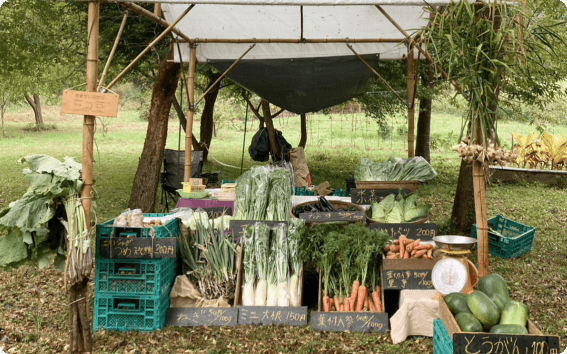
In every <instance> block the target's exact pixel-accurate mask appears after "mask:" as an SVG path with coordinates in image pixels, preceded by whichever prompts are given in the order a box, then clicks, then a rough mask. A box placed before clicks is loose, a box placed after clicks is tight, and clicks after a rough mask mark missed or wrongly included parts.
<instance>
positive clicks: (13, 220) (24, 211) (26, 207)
mask: <svg viewBox="0 0 567 354" xmlns="http://www.w3.org/2000/svg"><path fill="white" fill-rule="evenodd" d="M52 204H53V198H52V197H50V196H41V195H36V194H29V193H28V194H24V196H23V198H22V199H20V200H17V201H16V202H15V203H13V204H10V211H9V212H8V213H7V214H6V215H4V216H3V217H2V218H0V228H2V227H4V228H18V229H20V230H21V232H33V231H35V232H37V233H38V234H40V235H45V234H47V232H48V230H47V228H46V223H47V222H48V221H49V219H51V218H52V217H53V215H54V214H55V211H54V210H53V208H52Z"/></svg>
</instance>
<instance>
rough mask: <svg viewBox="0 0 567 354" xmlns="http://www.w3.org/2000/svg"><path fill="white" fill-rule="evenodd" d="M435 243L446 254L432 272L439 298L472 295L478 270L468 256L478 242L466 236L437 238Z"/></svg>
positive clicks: (436, 297)
mask: <svg viewBox="0 0 567 354" xmlns="http://www.w3.org/2000/svg"><path fill="white" fill-rule="evenodd" d="M433 241H434V242H435V244H436V245H437V246H438V247H439V248H440V250H441V252H442V253H443V254H444V255H443V258H441V259H440V260H439V261H438V262H437V263H436V264H435V266H434V267H433V270H432V271H431V280H432V282H433V286H434V287H435V289H436V290H437V292H438V294H437V295H436V296H435V297H434V299H438V298H439V296H445V295H449V294H451V293H464V294H470V293H471V292H473V286H474V285H475V284H476V282H477V280H478V270H477V269H476V267H475V265H474V264H473V263H472V262H471V261H469V259H468V258H467V256H468V255H469V254H470V253H471V250H472V249H473V248H474V246H475V245H476V242H477V240H476V239H475V238H472V237H466V236H436V237H433Z"/></svg>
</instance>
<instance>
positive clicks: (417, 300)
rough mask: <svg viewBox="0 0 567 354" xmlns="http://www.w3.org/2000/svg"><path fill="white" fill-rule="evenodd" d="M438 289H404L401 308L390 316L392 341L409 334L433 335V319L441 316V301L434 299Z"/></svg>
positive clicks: (400, 340)
mask: <svg viewBox="0 0 567 354" xmlns="http://www.w3.org/2000/svg"><path fill="white" fill-rule="evenodd" d="M436 294H437V290H402V291H401V293H400V308H399V309H398V311H396V313H395V314H394V316H392V318H390V328H391V330H390V334H391V336H392V343H394V344H398V343H401V342H403V341H405V340H406V338H407V337H408V336H426V337H433V320H435V319H436V318H439V301H436V300H433V297H434V296H435V295H436Z"/></svg>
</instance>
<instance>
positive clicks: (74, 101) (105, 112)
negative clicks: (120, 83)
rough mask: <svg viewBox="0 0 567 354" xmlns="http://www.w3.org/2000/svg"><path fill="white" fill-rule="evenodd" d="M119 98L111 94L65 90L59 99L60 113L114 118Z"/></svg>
mask: <svg viewBox="0 0 567 354" xmlns="http://www.w3.org/2000/svg"><path fill="white" fill-rule="evenodd" d="M119 98H120V96H119V95H115V94H112V93H99V92H84V91H71V90H65V91H63V98H62V99H61V113H67V114H78V115H87V116H99V117H116V116H117V115H118V99H119Z"/></svg>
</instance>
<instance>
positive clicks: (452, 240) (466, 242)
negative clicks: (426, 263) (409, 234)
mask: <svg viewBox="0 0 567 354" xmlns="http://www.w3.org/2000/svg"><path fill="white" fill-rule="evenodd" d="M433 241H435V244H436V245H437V246H438V247H439V248H442V249H449V250H451V251H464V250H471V249H473V248H474V246H475V245H476V238H472V237H467V236H456V235H447V236H435V237H433Z"/></svg>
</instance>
